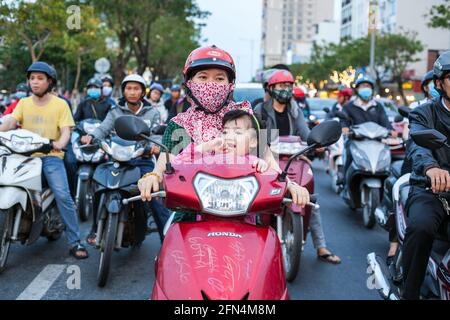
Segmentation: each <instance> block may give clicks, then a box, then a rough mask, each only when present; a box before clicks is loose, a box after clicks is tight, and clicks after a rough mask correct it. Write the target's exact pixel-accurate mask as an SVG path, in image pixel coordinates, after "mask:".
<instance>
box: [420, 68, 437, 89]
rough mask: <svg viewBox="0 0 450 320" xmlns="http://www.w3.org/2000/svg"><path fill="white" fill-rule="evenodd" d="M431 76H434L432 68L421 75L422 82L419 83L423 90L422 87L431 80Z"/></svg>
mask: <svg viewBox="0 0 450 320" xmlns="http://www.w3.org/2000/svg"><path fill="white" fill-rule="evenodd" d="M433 76H434V73H433V70H431V71H428V72H427V73H425V75H424V76H423V79H422V83H421V86H422V90H423V87H425V85H426V84H427V82H429V81H432V80H433Z"/></svg>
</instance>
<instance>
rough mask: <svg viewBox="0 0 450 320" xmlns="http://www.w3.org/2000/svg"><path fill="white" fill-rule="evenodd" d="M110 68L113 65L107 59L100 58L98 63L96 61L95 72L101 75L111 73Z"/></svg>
mask: <svg viewBox="0 0 450 320" xmlns="http://www.w3.org/2000/svg"><path fill="white" fill-rule="evenodd" d="M109 68H111V63H110V62H109V60H108V59H106V58H100V59H98V60H97V61H95V71H97V72H98V73H101V74H105V73H107V72H108V71H109Z"/></svg>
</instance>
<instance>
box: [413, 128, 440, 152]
mask: <svg viewBox="0 0 450 320" xmlns="http://www.w3.org/2000/svg"><path fill="white" fill-rule="evenodd" d="M411 138H412V139H413V141H414V142H415V143H416V144H417V145H419V146H421V147H424V148H427V149H431V150H437V149H440V148H442V147H444V146H448V145H447V137H446V136H445V135H443V134H442V133H440V132H439V131H437V130H435V129H427V130H420V131H416V132H411Z"/></svg>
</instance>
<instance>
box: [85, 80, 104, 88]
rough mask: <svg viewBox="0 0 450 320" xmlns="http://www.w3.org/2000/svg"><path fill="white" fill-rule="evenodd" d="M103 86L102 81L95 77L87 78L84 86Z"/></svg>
mask: <svg viewBox="0 0 450 320" xmlns="http://www.w3.org/2000/svg"><path fill="white" fill-rule="evenodd" d="M102 86H103V83H102V82H101V81H100V80H99V79H97V78H92V79H89V81H88V82H87V84H86V87H88V88H89V87H97V88H101V87H102Z"/></svg>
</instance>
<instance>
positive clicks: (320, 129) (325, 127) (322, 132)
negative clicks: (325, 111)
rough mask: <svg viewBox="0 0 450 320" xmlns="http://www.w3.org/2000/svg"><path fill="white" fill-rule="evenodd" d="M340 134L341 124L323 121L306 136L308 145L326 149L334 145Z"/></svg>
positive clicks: (333, 121)
mask: <svg viewBox="0 0 450 320" xmlns="http://www.w3.org/2000/svg"><path fill="white" fill-rule="evenodd" d="M341 134H342V128H341V124H340V123H339V122H337V121H335V120H328V121H324V122H322V123H320V124H318V125H317V126H315V127H314V128H313V129H312V130H311V132H310V133H309V136H308V140H307V142H308V145H309V146H311V145H317V146H318V147H327V146H330V145H332V144H334V143H336V142H337V141H338V140H339V138H340V137H341Z"/></svg>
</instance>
